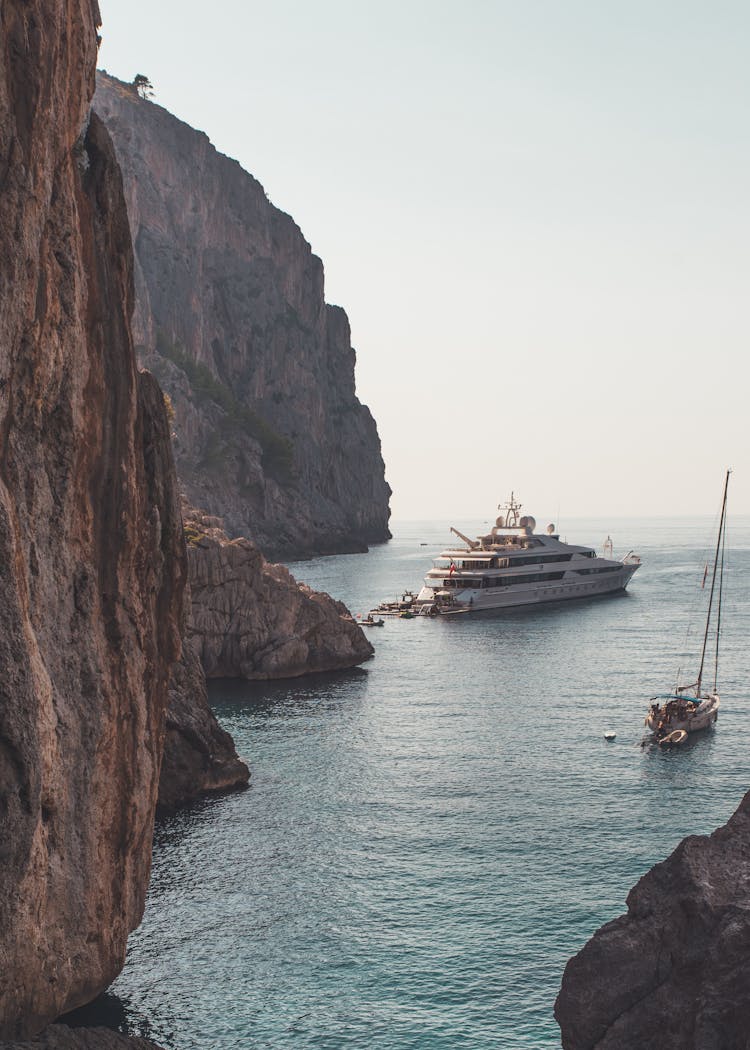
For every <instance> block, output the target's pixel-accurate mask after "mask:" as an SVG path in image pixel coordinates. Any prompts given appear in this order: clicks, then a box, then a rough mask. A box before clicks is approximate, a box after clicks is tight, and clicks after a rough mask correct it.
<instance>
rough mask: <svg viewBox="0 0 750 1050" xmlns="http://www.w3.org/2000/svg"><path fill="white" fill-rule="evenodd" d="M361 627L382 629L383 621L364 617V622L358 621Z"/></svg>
mask: <svg viewBox="0 0 750 1050" xmlns="http://www.w3.org/2000/svg"><path fill="white" fill-rule="evenodd" d="M360 622H361V624H362V626H363V627H384V626H385V620H376V619H374V618H373V617H372V616H365V618H364V620H361V621H360Z"/></svg>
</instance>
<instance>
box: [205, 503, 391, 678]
mask: <svg viewBox="0 0 750 1050" xmlns="http://www.w3.org/2000/svg"><path fill="white" fill-rule="evenodd" d="M185 533H186V535H187V538H188V564H189V577H190V594H191V613H190V620H189V623H188V627H187V635H186V639H187V645H189V646H190V647H192V649H193V650H194V651H195V652H196V653H197V654H198V656H199V657H200V660H201V663H202V664H203V667H204V669H205V672H206V675H207V676H208V677H209V678H248V679H267V678H294V677H297V676H299V675H303V674H309V673H310V672H315V671H333V670H338V669H341V668H347V667H354V666H356V665H357V664H361V663H363V662H364V661H365V660H368V659H369V658H370V657H371V656H372V654H373V648H372V646H371V645H370V643H369V641H368V640H367V638H366V637H365V635H364V632H363V630H362V628H361V627H359V625H358V624H356V623H355V622H354V621H353V620H352V617H351V614H350V613H349V610H348V609H347V608H346V606H345V605H342V603H341V602H337V601H334V599H333V598H331V597H330V596H329V595H327V594H322V593H320V592H318V591H313V590H311V589H310V588H309V587H307V586H305V584H302V583H297V581H296V580H295V578H294V577H293V576H292V574H291V573H290V572H289V570H288V569H286V568H285V567H284V566H283V565H271V564H269V563H268V562H267V561H266V559H265V558H264V557H263V555H262V554H261V552H260V551H259V550H258V548H257V547H256V546H255V544H254V543H251V542H250V540H247V539H244V538H239V539H235V540H229V539H228V537H227V536H226V535H225V534H224V533H223V532H222V530H221V529H220V528H219V527H218V525H217V523H216V520H215V519H211V518H209V517H207V516H205V515H201V514H200V513H199V512H196V511H193V512H192V514H191V515H186V518H185Z"/></svg>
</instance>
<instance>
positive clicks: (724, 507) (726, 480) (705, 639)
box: [695, 470, 731, 696]
mask: <svg viewBox="0 0 750 1050" xmlns="http://www.w3.org/2000/svg"><path fill="white" fill-rule="evenodd" d="M730 474H731V471H730V470H728V471H727V476H726V477H725V478H724V498H723V499H722V501H721V518H720V520H719V535H718V536H717V537H716V554H715V555H714V571H713V575H712V576H711V594H710V596H709V599H708V613H707V615H706V630H705V632H704V634H703V651H702V652H701V666H700V670H699V671H698V683H697V688H696V691H695V695H696V696H700V692H701V682H702V681H703V665H704V664H705V662H706V646H707V644H708V629H709V627H710V625H711V607H712V605H713V602H714V589H715V587H716V569H717V567H718V565H719V552H720V551H721V544H722V538H723V536H724V523H725V520H726V513H727V489H728V488H729V475H730Z"/></svg>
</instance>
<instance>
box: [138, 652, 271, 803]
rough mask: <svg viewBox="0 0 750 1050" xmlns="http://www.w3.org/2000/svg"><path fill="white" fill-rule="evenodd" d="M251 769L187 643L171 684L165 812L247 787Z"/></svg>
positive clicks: (162, 788) (162, 797)
mask: <svg viewBox="0 0 750 1050" xmlns="http://www.w3.org/2000/svg"><path fill="white" fill-rule="evenodd" d="M249 779H250V770H249V769H248V768H247V766H246V765H245V763H244V762H243V761H242V760H241V759H240V758H239V756H238V755H237V751H236V749H235V746H234V741H233V740H232V738H231V736H230V735H229V733H227V732H226V731H225V730H224V729H222V728H221V726H220V725H219V723H218V722H217V720H216V715H215V714H214V713H213V711H212V710H211V708H210V707H209V704H208V696H207V694H206V676H205V673H204V671H203V668H202V667H201V662H200V659H199V658H198V656H197V655H196V653H195V652H194V651H193V649H192V648H191V646H190V645H187V644H186V645H184V646H183V650H182V657H181V658H180V661H179V663H177V664H175V666H174V670H173V672H172V680H171V681H170V683H169V705H168V707H167V735H166V738H165V741H164V758H163V760H162V765H161V776H160V777H159V810H160V811H161V812H168V811H169V810H173V809H175V808H177V807H178V806H183V805H185V804H186V803H188V802H193V801H194V800H195V799H197V798H200V797H201V796H202V795H208V794H212V793H213V792H217V791H230V790H232V789H234V788H239V787H244V786H245V785H246V784H247V782H248V780H249Z"/></svg>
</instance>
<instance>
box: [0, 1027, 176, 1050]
mask: <svg viewBox="0 0 750 1050" xmlns="http://www.w3.org/2000/svg"><path fill="white" fill-rule="evenodd" d="M0 1050H160V1048H159V1047H158V1046H157V1045H156V1043H151V1042H149V1040H148V1039H138V1038H134V1037H132V1036H127V1035H120V1034H119V1033H118V1032H113V1031H111V1030H110V1029H109V1028H69V1027H68V1026H67V1025H64V1024H53V1025H50V1026H49V1028H45V1030H44V1031H43V1032H42V1034H41V1035H38V1036H36V1037H35V1038H34V1039H29V1040H28V1041H26V1040H24V1042H22V1043H16V1042H13V1043H0Z"/></svg>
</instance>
